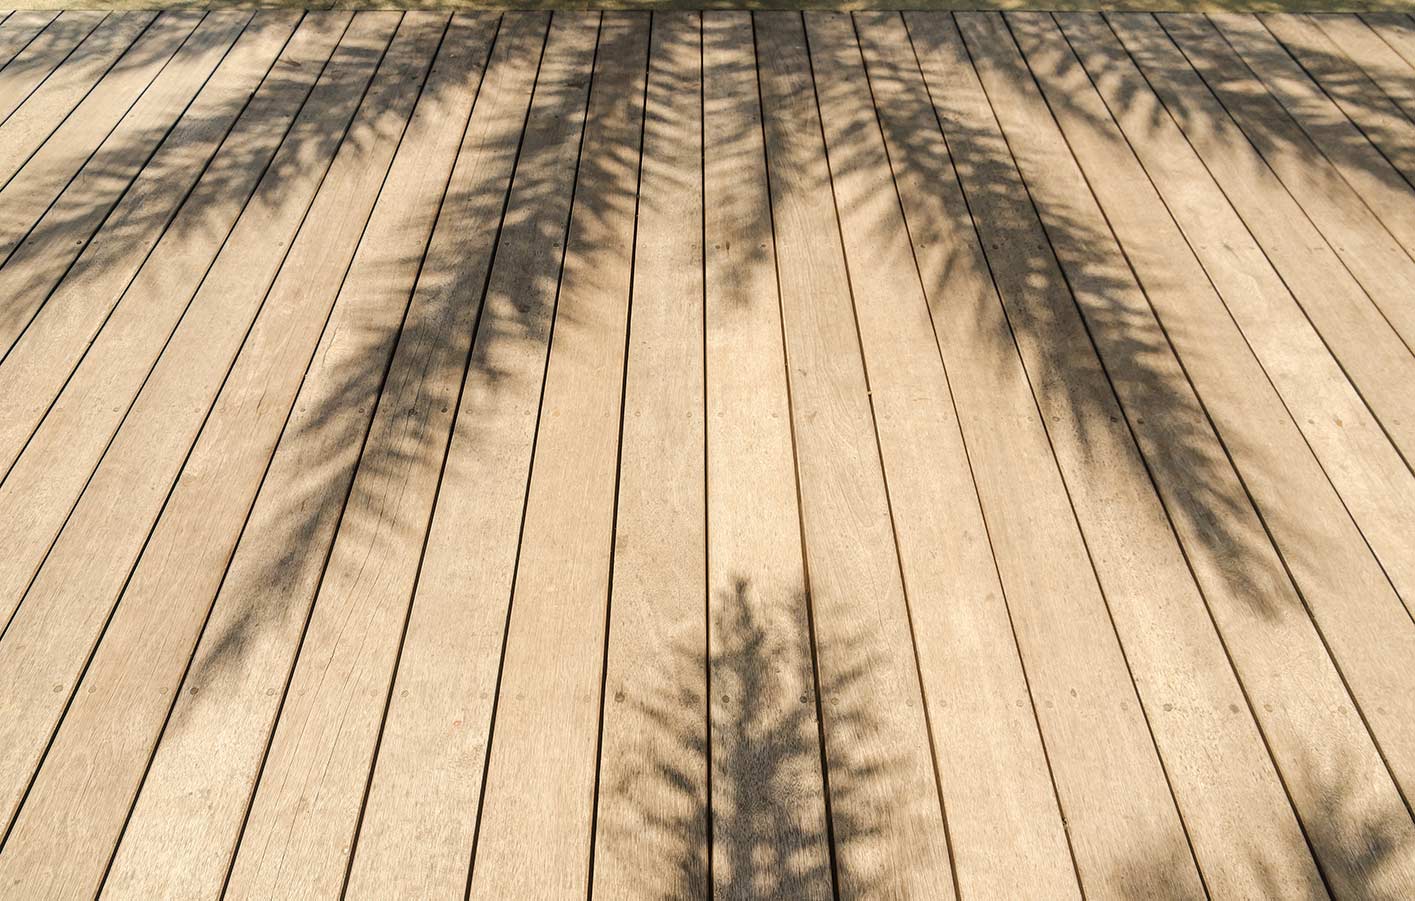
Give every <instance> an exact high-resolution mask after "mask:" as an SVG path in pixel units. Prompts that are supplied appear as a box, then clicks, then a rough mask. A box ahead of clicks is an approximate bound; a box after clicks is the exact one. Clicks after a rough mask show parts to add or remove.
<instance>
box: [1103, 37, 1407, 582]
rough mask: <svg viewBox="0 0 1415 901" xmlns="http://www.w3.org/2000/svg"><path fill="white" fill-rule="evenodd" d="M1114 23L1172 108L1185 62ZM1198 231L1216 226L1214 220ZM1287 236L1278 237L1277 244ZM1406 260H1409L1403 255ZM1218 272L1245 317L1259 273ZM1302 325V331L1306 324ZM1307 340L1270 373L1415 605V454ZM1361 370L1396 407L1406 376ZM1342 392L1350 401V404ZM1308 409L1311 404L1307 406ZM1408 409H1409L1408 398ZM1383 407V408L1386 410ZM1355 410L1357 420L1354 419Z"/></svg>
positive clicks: (1254, 325) (1279, 348)
mask: <svg viewBox="0 0 1415 901" xmlns="http://www.w3.org/2000/svg"><path fill="white" fill-rule="evenodd" d="M1113 21H1114V25H1113V27H1114V28H1115V30H1116V31H1117V33H1118V34H1119V36H1120V38H1121V40H1122V41H1123V42H1124V43H1125V45H1126V46H1127V47H1128V48H1129V49H1130V51H1131V54H1132V55H1133V56H1134V57H1135V58H1136V60H1137V61H1138V63H1139V66H1140V69H1141V71H1143V72H1145V73H1146V76H1147V77H1148V78H1149V80H1150V83H1151V84H1152V85H1155V89H1156V90H1157V91H1158V92H1159V93H1160V96H1161V98H1162V99H1163V100H1165V102H1166V104H1167V105H1171V108H1172V103H1173V101H1172V100H1171V98H1170V97H1169V96H1168V95H1167V94H1166V91H1168V90H1169V89H1170V88H1172V87H1174V86H1175V85H1176V84H1181V83H1182V81H1183V78H1184V72H1186V71H1188V66H1187V64H1186V63H1185V62H1184V61H1183V57H1182V56H1180V54H1179V52H1178V50H1176V49H1175V47H1174V45H1173V44H1171V43H1170V42H1169V40H1168V39H1167V38H1165V37H1164V35H1163V34H1162V33H1159V32H1157V31H1156V30H1154V29H1153V27H1152V25H1151V23H1150V22H1149V21H1148V20H1144V19H1135V18H1131V17H1130V16H1129V15H1128V14H1123V15H1119V16H1116V17H1114V20H1113ZM1189 78H1195V76H1194V75H1193V73H1192V72H1189ZM1198 227H1201V228H1204V229H1208V228H1209V226H1208V225H1207V223H1206V224H1204V225H1202V226H1198ZM1280 239H1281V238H1280V237H1277V236H1275V237H1274V240H1280ZM1337 252H1338V254H1340V252H1341V250H1340V247H1337ZM1212 253H1214V254H1215V255H1216V256H1217V257H1218V258H1219V260H1220V261H1221V262H1224V263H1227V265H1229V266H1231V265H1232V262H1231V259H1230V256H1231V253H1232V252H1231V250H1230V249H1229V248H1228V247H1226V246H1221V245H1220V247H1219V248H1215V249H1214V250H1213V251H1212ZM1400 259H1402V260H1406V261H1407V262H1409V259H1408V258H1406V257H1404V256H1403V255H1402V256H1401V257H1400ZM1211 268H1213V273H1212V276H1213V277H1214V278H1216V279H1223V280H1224V282H1225V284H1226V285H1227V290H1226V291H1225V292H1224V293H1225V294H1226V298H1225V299H1226V300H1227V301H1228V302H1229V304H1230V307H1232V308H1233V309H1234V310H1235V315H1241V313H1242V310H1243V309H1244V307H1243V306H1242V305H1243V304H1244V302H1245V301H1254V300H1256V299H1257V298H1256V297H1255V295H1254V292H1253V287H1252V285H1250V284H1249V281H1250V280H1251V278H1252V276H1251V275H1248V274H1247V273H1232V272H1231V271H1230V270H1228V269H1220V268H1217V267H1211ZM1287 282H1288V283H1289V284H1291V283H1292V282H1293V280H1292V279H1291V278H1289V279H1287ZM1412 283H1415V282H1412ZM1221 287H1222V286H1221ZM1270 290H1271V291H1280V288H1278V287H1277V286H1273V287H1272V288H1271V289H1270ZM1301 290H1305V289H1301ZM1307 296H1309V297H1310V296H1311V295H1310V294H1308V295H1307ZM1277 303H1278V307H1277V308H1278V309H1280V308H1281V303H1280V302H1277ZM1406 306H1409V304H1406ZM1263 315H1264V316H1265V317H1267V318H1266V319H1264V320H1263V321H1258V320H1250V321H1249V324H1248V331H1249V333H1250V334H1249V337H1250V339H1251V340H1254V341H1255V342H1256V341H1260V340H1261V338H1260V335H1261V334H1262V332H1260V331H1258V329H1259V328H1260V327H1261V328H1263V329H1271V328H1273V327H1274V323H1273V322H1271V321H1267V320H1268V319H1270V318H1271V316H1272V314H1271V313H1265V314H1263ZM1323 315H1324V316H1325V317H1332V318H1335V317H1336V316H1338V315H1340V314H1339V313H1337V312H1335V311H1331V312H1325V311H1324V312H1323ZM1397 325H1398V324H1397ZM1298 327H1299V328H1300V324H1298ZM1302 337H1303V336H1302V335H1301V334H1300V333H1299V332H1297V331H1294V330H1293V329H1292V328H1289V329H1287V333H1286V334H1285V336H1284V337H1283V338H1282V339H1281V340H1280V341H1278V343H1277V344H1276V345H1271V346H1270V347H1269V350H1268V351H1267V352H1266V354H1264V352H1263V351H1262V350H1261V349H1260V350H1259V353H1260V355H1261V356H1263V358H1264V362H1265V363H1266V365H1267V370H1268V374H1269V375H1270V376H1271V377H1272V378H1273V380H1274V384H1275V385H1276V386H1277V387H1278V389H1279V391H1283V388H1284V386H1287V388H1288V390H1287V391H1286V392H1284V396H1285V399H1286V400H1287V403H1288V404H1289V406H1291V407H1292V408H1293V409H1294V410H1295V411H1298V414H1297V423H1298V426H1299V428H1302V430H1303V432H1304V434H1305V435H1306V436H1307V437H1308V439H1309V440H1311V441H1312V442H1313V444H1314V446H1315V449H1316V451H1317V453H1318V457H1319V459H1321V461H1322V464H1323V468H1324V469H1325V470H1326V473H1327V475H1328V476H1329V477H1330V478H1331V479H1332V482H1333V484H1334V485H1335V487H1336V488H1337V490H1338V492H1339V493H1340V494H1341V496H1342V499H1343V501H1344V502H1345V503H1346V505H1347V506H1348V507H1349V509H1350V511H1351V514H1352V516H1353V517H1354V518H1355V519H1356V522H1357V524H1358V525H1359V526H1360V527H1361V530H1362V533H1363V535H1364V536H1365V539H1366V541H1368V542H1369V543H1370V545H1371V547H1372V549H1373V550H1374V551H1375V553H1376V555H1377V557H1378V559H1379V560H1380V561H1381V565H1382V567H1383V568H1384V569H1385V570H1386V572H1387V574H1388V575H1389V577H1390V579H1391V580H1392V582H1393V584H1394V585H1395V588H1396V589H1397V591H1399V592H1400V593H1401V594H1402V596H1403V597H1404V598H1405V600H1406V605H1407V606H1412V600H1415V559H1413V558H1415V547H1412V546H1410V543H1409V542H1408V541H1405V540H1404V536H1405V535H1407V534H1409V532H1410V530H1411V528H1415V481H1412V476H1411V472H1410V470H1409V469H1408V467H1409V465H1410V460H1411V459H1412V457H1411V455H1410V454H1408V453H1407V454H1406V455H1405V461H1404V462H1405V466H1404V467H1402V466H1401V464H1400V462H1399V461H1397V460H1396V459H1395V457H1396V454H1395V453H1394V452H1393V451H1392V450H1391V449H1390V448H1389V446H1388V444H1387V442H1386V441H1383V440H1382V436H1381V435H1379V434H1377V433H1376V430H1375V429H1374V428H1372V427H1371V425H1370V424H1369V423H1368V422H1367V421H1366V420H1365V417H1364V416H1363V415H1361V411H1360V408H1359V406H1357V405H1356V404H1355V402H1354V400H1353V399H1352V398H1350V397H1349V391H1347V390H1346V388H1345V385H1344V384H1342V383H1341V379H1340V376H1338V375H1337V374H1336V373H1335V372H1334V371H1330V366H1329V364H1324V363H1323V362H1322V361H1323V360H1324V357H1323V356H1322V355H1321V354H1320V351H1319V350H1317V349H1316V343H1315V341H1312V340H1310V336H1307V337H1306V339H1305V344H1306V346H1307V347H1308V348H1309V349H1308V350H1306V351H1304V352H1301V353H1296V354H1294V353H1293V352H1292V350H1291V349H1290V347H1289V346H1288V344H1290V342H1293V341H1298V340H1299V339H1301V338H1302ZM1363 337H1364V336H1353V337H1351V338H1350V339H1349V340H1346V341H1344V342H1343V346H1344V347H1346V348H1348V352H1347V354H1346V355H1345V357H1344V358H1345V359H1347V360H1352V359H1355V357H1356V355H1357V354H1359V353H1360V352H1361V348H1360V346H1359V342H1360V341H1361V340H1362V338H1363ZM1272 340H1275V341H1277V340H1278V339H1272ZM1279 355H1281V356H1279ZM1388 356H1389V358H1390V359H1391V360H1392V364H1391V365H1392V366H1394V367H1395V369H1394V372H1396V373H1399V372H1409V369H1408V367H1409V363H1408V360H1405V359H1402V358H1401V357H1400V355H1399V353H1398V351H1397V350H1396V349H1395V348H1393V347H1392V348H1390V351H1389V354H1388ZM1324 365H1325V366H1327V368H1328V370H1329V371H1328V373H1327V375H1326V383H1325V390H1324V391H1323V392H1322V394H1321V396H1320V397H1319V398H1318V397H1315V396H1314V395H1312V394H1311V393H1309V392H1311V391H1313V390H1315V389H1314V388H1313V387H1312V383H1311V380H1310V379H1311V375H1312V373H1313V372H1314V370H1315V369H1316V368H1320V367H1322V366H1324ZM1362 371H1363V372H1364V373H1365V374H1366V376H1367V377H1366V378H1363V379H1361V380H1359V381H1358V385H1359V386H1360V387H1361V388H1362V389H1363V394H1377V393H1378V392H1379V395H1378V396H1380V397H1390V398H1392V403H1396V402H1398V401H1397V400H1395V399H1396V398H1398V397H1399V396H1400V393H1401V387H1400V385H1401V383H1402V382H1403V381H1404V380H1403V379H1401V378H1400V377H1399V376H1398V375H1396V376H1394V378H1393V380H1392V376H1391V374H1389V373H1386V374H1383V373H1382V372H1380V371H1375V370H1373V369H1371V368H1370V367H1365V366H1363V367H1362ZM1299 383H1300V384H1299ZM1407 393H1408V392H1407ZM1343 395H1348V396H1347V397H1345V398H1344V399H1343ZM1307 404H1312V406H1311V407H1308V406H1306V405H1307ZM1406 404H1407V406H1408V400H1407V401H1406ZM1380 408H1381V409H1384V408H1385V405H1384V404H1383V405H1382V406H1381V407H1380ZM1353 412H1354V413H1355V414H1356V415H1357V419H1355V420H1352V421H1351V422H1348V421H1347V420H1348V418H1349V416H1350V415H1351V414H1352V413H1353ZM1408 422H1409V414H1408V413H1387V414H1386V415H1385V416H1384V417H1383V421H1382V425H1384V426H1385V430H1386V432H1387V434H1388V435H1390V436H1403V435H1404V434H1405V429H1406V428H1407V427H1408ZM1395 440H1396V443H1397V446H1398V447H1400V448H1402V449H1404V448H1405V447H1407V446H1408V445H1407V442H1406V441H1405V440H1403V438H1401V437H1396V438H1395Z"/></svg>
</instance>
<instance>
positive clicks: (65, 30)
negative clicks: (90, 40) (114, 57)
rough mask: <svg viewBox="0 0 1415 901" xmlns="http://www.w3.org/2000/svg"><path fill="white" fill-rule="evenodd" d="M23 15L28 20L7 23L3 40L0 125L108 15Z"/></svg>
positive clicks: (32, 12)
mask: <svg viewBox="0 0 1415 901" xmlns="http://www.w3.org/2000/svg"><path fill="white" fill-rule="evenodd" d="M21 15H22V16H23V17H24V18H23V19H20V20H18V21H16V20H13V19H11V20H7V23H8V24H7V27H6V28H5V31H4V33H3V36H0V60H3V63H0V124H3V123H4V122H5V121H6V120H8V119H9V118H10V116H11V115H12V114H13V113H14V112H15V110H17V109H19V107H20V104H22V103H24V102H25V98H27V97H29V95H30V94H32V93H34V89H35V88H37V87H39V85H41V84H42V83H43V82H44V79H45V78H47V77H49V73H51V72H53V71H54V70H55V69H57V68H58V67H59V65H60V64H61V63H63V62H64V60H65V59H67V58H68V56H69V54H70V53H71V52H72V51H73V49H74V48H75V47H77V46H78V45H79V43H80V42H81V41H83V39H84V38H86V37H88V35H89V33H90V32H91V31H93V29H94V28H96V27H98V24H99V23H100V22H102V21H103V19H104V17H105V16H106V15H107V14H106V13H103V12H99V11H97V10H67V11H65V12H62V13H60V12H57V11H55V10H47V11H46V10H28V11H24V12H22V13H21ZM56 15H57V16H58V18H57V20H56V18H55V16H56ZM11 63H13V64H14V65H11Z"/></svg>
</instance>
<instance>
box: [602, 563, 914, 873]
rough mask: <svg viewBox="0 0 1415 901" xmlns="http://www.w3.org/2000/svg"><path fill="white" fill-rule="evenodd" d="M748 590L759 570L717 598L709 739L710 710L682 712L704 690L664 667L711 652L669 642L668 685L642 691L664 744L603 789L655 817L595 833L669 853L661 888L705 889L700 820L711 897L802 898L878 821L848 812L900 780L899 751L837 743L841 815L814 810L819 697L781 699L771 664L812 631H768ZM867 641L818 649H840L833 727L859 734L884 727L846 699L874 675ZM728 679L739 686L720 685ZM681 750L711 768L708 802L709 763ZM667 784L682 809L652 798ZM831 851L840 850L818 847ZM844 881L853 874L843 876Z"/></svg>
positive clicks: (698, 663) (694, 666)
mask: <svg viewBox="0 0 1415 901" xmlns="http://www.w3.org/2000/svg"><path fill="white" fill-rule="evenodd" d="M753 591H754V588H753V585H752V581H751V579H749V578H747V577H745V576H741V575H739V576H736V577H734V578H733V580H732V585H731V586H730V588H726V589H723V590H721V591H719V592H718V593H717V595H716V597H715V603H713V605H712V613H711V615H710V625H709V627H710V629H711V631H712V633H713V635H714V639H713V648H714V649H713V650H712V651H711V652H710V653H709V655H708V657H707V671H708V672H709V673H711V674H712V684H713V685H714V686H715V688H714V692H715V694H714V696H713V698H712V706H713V710H714V713H713V719H712V725H711V739H710V740H709V736H708V734H707V726H706V724H705V723H704V722H703V720H702V719H701V718H692V717H685V716H684V713H683V705H685V704H692V705H694V706H698V705H700V703H701V701H700V697H701V696H700V693H698V692H697V691H694V690H691V689H681V690H679V691H674V690H673V689H672V688H671V685H672V678H671V676H669V675H668V674H670V673H674V672H678V673H682V672H685V671H688V672H691V671H702V667H703V662H704V656H703V649H702V648H701V647H697V646H685V645H678V646H674V647H671V648H668V649H666V650H665V662H664V663H663V664H662V665H661V671H662V672H663V673H664V677H663V678H662V680H661V683H662V685H664V686H665V688H664V690H663V691H661V692H659V693H657V694H654V693H652V692H649V693H644V694H643V697H646V698H649V700H645V701H636V702H635V703H636V704H638V705H639V712H640V713H641V714H642V716H643V719H644V721H645V722H648V723H651V724H652V725H653V726H654V728H655V730H656V732H655V735H654V744H656V745H658V746H659V747H661V748H662V749H663V750H662V752H661V753H660V754H659V755H658V756H657V757H655V758H654V759H650V760H646V761H644V764H643V766H642V767H640V768H639V769H638V770H637V771H636V772H633V773H631V774H628V775H627V776H625V777H624V778H622V779H620V780H618V781H617V782H615V783H613V784H606V785H603V786H601V788H600V792H601V795H602V796H608V797H610V798H612V799H614V803H615V804H616V805H624V806H626V807H628V808H629V809H632V810H634V811H635V812H636V816H635V817H633V818H632V819H633V820H634V821H635V822H638V823H640V824H643V823H647V824H650V828H651V830H652V834H651V835H649V836H645V835H643V834H642V833H641V832H634V833H633V834H629V833H628V832H626V831H624V830H623V829H622V828H617V827H616V826H615V825H614V824H613V823H612V822H611V823H610V824H608V825H602V830H603V831H602V832H601V834H600V836H599V839H598V840H599V841H601V842H633V843H634V844H635V845H636V847H638V848H640V849H643V848H644V847H645V845H646V844H647V845H649V846H651V847H652V848H654V850H655V851H656V852H657V853H660V854H662V855H664V856H665V857H666V859H668V860H670V861H672V870H673V871H674V872H675V873H676V874H677V881H676V884H675V885H674V886H673V887H672V890H671V891H668V892H666V893H665V894H664V897H665V898H689V897H705V896H707V894H708V892H707V885H708V872H707V867H708V857H709V851H708V849H706V848H704V847H703V846H702V843H701V842H700V841H699V837H700V836H701V835H702V833H703V829H704V824H708V829H709V830H710V834H711V843H712V848H711V852H710V854H711V858H712V860H713V869H712V880H711V881H712V888H711V894H712V896H714V897H721V898H780V897H802V896H803V895H802V892H803V891H806V889H805V888H804V887H807V886H821V885H830V884H832V883H833V882H834V876H835V874H833V873H832V872H831V867H832V865H843V863H842V862H841V859H842V858H843V859H849V857H850V855H849V854H848V853H845V854H842V853H841V851H842V849H848V848H849V847H850V846H852V845H854V844H857V843H859V844H866V843H868V842H869V841H870V839H871V838H872V837H873V836H874V835H875V834H876V832H877V831H878V827H877V825H876V824H871V823H868V822H864V821H862V820H859V819H857V818H856V817H852V816H850V815H848V814H846V813H845V812H844V811H846V810H862V809H867V807H866V806H865V805H863V804H860V803H855V802H852V801H851V798H852V797H853V796H855V795H857V794H860V795H866V796H870V795H875V794H877V793H878V790H879V787H880V786H881V785H889V784H897V780H895V779H894V778H893V777H892V776H891V775H890V774H891V772H892V771H893V770H894V769H895V768H896V761H895V757H894V756H892V755H891V753H889V752H888V751H887V750H886V752H885V753H884V754H883V755H874V756H872V757H871V758H870V759H869V760H868V761H865V760H863V759H862V758H860V757H859V756H858V755H856V754H855V753H854V749H850V748H837V749H835V751H834V752H833V753H832V756H831V764H830V767H829V792H830V807H831V808H832V811H833V812H832V813H830V815H829V816H828V817H827V816H825V815H824V813H825V812H824V811H812V810H809V809H808V808H809V806H810V805H812V804H816V803H819V798H818V796H815V795H813V794H812V793H811V792H810V791H809V789H805V788H803V786H806V785H809V784H810V782H811V780H812V778H814V779H815V780H816V783H817V784H819V779H820V773H821V768H822V766H823V757H822V753H821V746H820V740H819V732H818V718H817V710H818V707H817V703H816V698H815V697H814V696H813V694H812V693H802V694H801V695H800V696H799V697H790V698H787V697H783V696H781V694H780V692H779V690H778V687H777V685H776V683H775V681H774V678H773V674H774V673H775V672H776V670H777V669H778V667H780V666H781V660H782V659H783V658H788V659H793V660H794V659H810V655H811V648H810V636H809V635H807V634H806V633H805V632H804V631H802V632H799V633H796V634H781V633H780V632H779V631H777V630H774V629H772V628H771V627H770V626H769V625H768V624H767V623H765V622H764V621H763V620H762V619H761V615H760V614H759V613H758V612H756V610H757V606H756V604H755V603H754V599H753V598H752V592H753ZM794 603H795V604H798V605H801V606H802V607H804V606H805V605H806V604H807V603H808V600H807V598H806V596H805V595H798V596H797V597H795V598H794ZM867 644H868V639H867V638H866V639H862V640H861V641H851V642H841V643H839V644H828V645H821V646H819V647H817V648H816V653H817V654H818V655H819V656H821V657H826V656H829V657H830V658H831V667H830V668H829V673H830V674H829V675H824V674H822V675H821V676H820V683H819V692H820V695H821V697H823V698H829V699H831V705H830V709H831V720H832V727H833V728H835V729H838V730H841V731H845V732H848V733H850V734H855V735H865V734H870V733H871V732H873V731H875V730H876V729H877V725H878V723H877V719H876V717H875V716H874V714H873V712H872V711H871V709H870V708H869V706H868V705H867V704H865V703H864V702H862V701H859V700H853V701H847V699H860V698H861V697H862V694H861V691H860V688H859V687H858V686H859V685H860V684H861V683H862V682H865V681H867V680H868V678H869V666H868V661H867V658H866V655H864V654H863V653H862V652H861V650H860V649H861V647H863V646H866V645H867ZM721 686H731V688H730V689H727V690H719V688H720V687H721ZM709 755H710V757H711V763H710V764H709ZM685 760H687V761H696V762H697V763H699V764H700V765H701V766H702V767H704V768H707V767H709V766H710V767H711V771H712V802H711V812H709V809H708V802H707V801H706V799H705V798H703V797H702V794H701V792H700V790H699V788H698V786H699V785H701V784H702V777H701V774H700V772H686V771H684V770H683V769H682V764H681V763H676V764H672V763H666V762H665V761H685ZM664 792H667V793H668V794H669V795H671V796H673V797H674V798H676V799H678V801H679V803H678V804H677V805H675V807H676V809H680V810H682V811H684V813H682V814H680V815H678V816H675V817H668V818H665V817H664V816H663V815H662V814H661V810H662V805H657V804H650V803H647V802H646V801H645V799H646V798H654V797H661V796H662V793H664ZM879 803H880V802H879V801H878V799H876V800H874V801H873V802H872V804H873V805H874V806H878V804H879ZM827 824H828V825H827ZM825 848H830V849H832V850H833V852H834V853H833V854H831V855H825V854H822V853H819V852H820V851H821V850H822V849H825ZM841 878H842V880H847V881H848V874H845V875H842V876H841Z"/></svg>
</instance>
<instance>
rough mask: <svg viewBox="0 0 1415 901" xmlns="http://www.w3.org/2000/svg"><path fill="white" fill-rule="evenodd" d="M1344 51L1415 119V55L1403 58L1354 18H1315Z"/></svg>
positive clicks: (1368, 27)
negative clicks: (1414, 61) (1412, 60)
mask: <svg viewBox="0 0 1415 901" xmlns="http://www.w3.org/2000/svg"><path fill="white" fill-rule="evenodd" d="M1311 18H1312V21H1313V22H1314V23H1316V24H1317V26H1318V27H1320V28H1321V30H1322V31H1323V32H1325V34H1326V35H1327V37H1329V38H1330V39H1331V40H1332V41H1334V42H1335V43H1336V45H1337V46H1339V47H1340V48H1341V49H1342V51H1343V52H1344V53H1345V54H1346V55H1347V56H1348V57H1349V58H1350V59H1351V60H1352V61H1354V62H1355V63H1356V65H1358V66H1360V67H1361V70H1362V71H1364V72H1365V73H1366V75H1367V76H1369V77H1370V79H1371V81H1373V82H1375V83H1376V85H1377V86H1378V87H1379V88H1380V89H1381V92H1382V93H1384V94H1385V95H1386V96H1387V97H1389V98H1390V100H1391V102H1392V103H1394V104H1395V105H1396V106H1397V107H1399V108H1400V110H1401V111H1402V112H1404V113H1405V115H1406V117H1407V118H1410V119H1415V63H1412V62H1411V61H1410V60H1411V59H1415V54H1413V55H1412V56H1411V57H1402V56H1401V55H1400V53H1398V52H1397V51H1396V49H1395V47H1394V46H1392V44H1390V43H1387V42H1386V41H1384V40H1382V39H1381V36H1380V35H1379V34H1377V33H1376V32H1375V31H1374V30H1373V28H1372V26H1370V25H1368V24H1367V23H1366V22H1363V21H1362V20H1361V17H1360V16H1354V15H1334V16H1333V15H1326V16H1320V15H1319V16H1312V17H1311Z"/></svg>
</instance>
